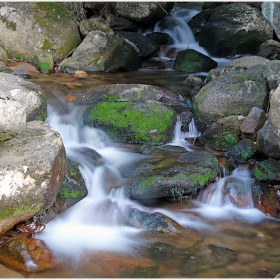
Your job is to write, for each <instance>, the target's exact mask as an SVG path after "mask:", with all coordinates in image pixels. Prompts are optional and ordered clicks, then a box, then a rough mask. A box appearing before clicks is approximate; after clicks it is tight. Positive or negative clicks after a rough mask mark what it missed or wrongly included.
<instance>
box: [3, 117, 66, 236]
mask: <svg viewBox="0 0 280 280" xmlns="http://www.w3.org/2000/svg"><path fill="white" fill-rule="evenodd" d="M0 158H1V161H0V199H1V204H0V234H1V233H4V232H6V231H7V230H9V229H10V228H12V227H13V226H14V225H15V224H17V223H19V222H22V221H25V220H27V219H29V218H31V217H33V216H36V215H39V214H40V213H42V212H43V211H45V210H46V209H48V208H49V207H50V206H51V205H52V204H53V202H54V201H55V199H56V196H57V193H58V189H59V187H60V185H61V183H62V181H63V179H64V176H65V173H66V152H65V148H64V145H63V142H62V139H61V137H60V135H59V134H58V133H57V132H56V131H54V130H53V129H52V128H51V127H50V126H49V125H48V124H47V123H45V122H42V121H31V122H28V123H27V124H26V128H25V129H24V130H23V131H22V132H20V133H19V134H18V135H17V136H16V137H14V138H13V139H11V140H9V141H5V142H4V143H1V145H0Z"/></svg>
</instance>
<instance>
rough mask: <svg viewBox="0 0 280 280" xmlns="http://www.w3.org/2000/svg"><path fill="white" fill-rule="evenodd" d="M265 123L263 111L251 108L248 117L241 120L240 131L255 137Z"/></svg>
mask: <svg viewBox="0 0 280 280" xmlns="http://www.w3.org/2000/svg"><path fill="white" fill-rule="evenodd" d="M265 121H266V114H265V111H264V110H263V109H261V108H258V107H253V108H252V109H251V111H250V112H249V114H248V116H247V117H246V118H244V119H243V121H242V124H241V126H240V130H241V131H242V132H243V133H245V134H252V135H255V134H256V133H257V131H258V130H259V129H260V128H261V127H262V126H263V125H264V123H265Z"/></svg>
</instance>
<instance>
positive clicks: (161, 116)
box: [83, 101, 176, 145]
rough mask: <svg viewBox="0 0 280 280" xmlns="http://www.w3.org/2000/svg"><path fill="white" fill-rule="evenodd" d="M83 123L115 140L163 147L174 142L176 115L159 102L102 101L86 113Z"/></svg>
mask: <svg viewBox="0 0 280 280" xmlns="http://www.w3.org/2000/svg"><path fill="white" fill-rule="evenodd" d="M83 121H84V124H86V125H89V126H91V127H96V128H101V129H103V130H104V131H105V132H106V133H107V134H108V135H109V136H110V137H111V139H113V140H115V141H121V142H127V143H152V144H154V145H161V144H165V143H167V142H169V141H171V140H172V136H173V131H174V127H175V122H176V113H175V111H174V110H173V109H170V108H168V107H166V106H165V105H164V104H162V103H160V102H157V101H147V102H101V103H99V104H97V105H95V106H93V107H91V108H88V109H87V110H86V111H85V113H84V115H83Z"/></svg>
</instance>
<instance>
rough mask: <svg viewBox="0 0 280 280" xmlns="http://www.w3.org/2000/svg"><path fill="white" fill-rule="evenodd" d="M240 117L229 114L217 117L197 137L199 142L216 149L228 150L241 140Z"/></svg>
mask: <svg viewBox="0 0 280 280" xmlns="http://www.w3.org/2000/svg"><path fill="white" fill-rule="evenodd" d="M241 123H242V118H239V117H238V116H231V117H225V118H221V119H219V120H218V121H217V122H215V123H214V124H213V125H211V126H210V127H208V128H207V129H206V130H205V131H204V132H202V134H201V135H200V137H199V142H200V143H201V144H203V145H205V146H207V147H210V148H212V149H215V150H217V151H229V150H230V149H232V148H233V147H234V146H235V145H236V144H237V143H238V141H239V140H242V134H241V131H240V125H241Z"/></svg>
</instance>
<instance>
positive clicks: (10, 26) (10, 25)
mask: <svg viewBox="0 0 280 280" xmlns="http://www.w3.org/2000/svg"><path fill="white" fill-rule="evenodd" d="M0 20H1V21H2V22H3V23H5V25H6V27H7V28H8V29H11V30H13V31H16V29H17V24H16V23H15V22H13V21H9V20H8V19H7V18H6V17H3V16H0Z"/></svg>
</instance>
